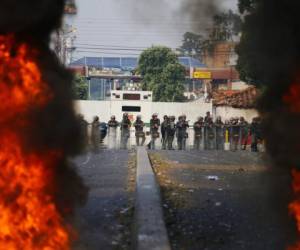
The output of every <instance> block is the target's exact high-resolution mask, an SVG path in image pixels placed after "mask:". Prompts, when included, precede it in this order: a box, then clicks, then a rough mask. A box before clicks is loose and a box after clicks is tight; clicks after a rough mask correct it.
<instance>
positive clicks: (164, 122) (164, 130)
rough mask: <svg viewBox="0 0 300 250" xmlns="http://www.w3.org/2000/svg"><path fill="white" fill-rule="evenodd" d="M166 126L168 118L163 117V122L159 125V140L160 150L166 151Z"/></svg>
mask: <svg viewBox="0 0 300 250" xmlns="http://www.w3.org/2000/svg"><path fill="white" fill-rule="evenodd" d="M168 125H169V118H168V116H166V115H165V116H164V121H163V122H162V124H161V127H160V131H161V137H162V138H161V140H162V149H166V148H167V141H168V133H167V129H168Z"/></svg>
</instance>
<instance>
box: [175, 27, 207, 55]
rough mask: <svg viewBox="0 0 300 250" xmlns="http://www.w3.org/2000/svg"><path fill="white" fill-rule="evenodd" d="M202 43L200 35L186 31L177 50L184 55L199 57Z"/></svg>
mask: <svg viewBox="0 0 300 250" xmlns="http://www.w3.org/2000/svg"><path fill="white" fill-rule="evenodd" d="M204 45H205V39H204V37H203V36H202V35H199V34H195V33H192V32H186V33H185V34H184V35H183V41H182V45H181V47H180V48H179V49H178V51H179V52H180V53H181V54H182V55H184V56H191V57H196V58H201V53H202V51H203V47H204Z"/></svg>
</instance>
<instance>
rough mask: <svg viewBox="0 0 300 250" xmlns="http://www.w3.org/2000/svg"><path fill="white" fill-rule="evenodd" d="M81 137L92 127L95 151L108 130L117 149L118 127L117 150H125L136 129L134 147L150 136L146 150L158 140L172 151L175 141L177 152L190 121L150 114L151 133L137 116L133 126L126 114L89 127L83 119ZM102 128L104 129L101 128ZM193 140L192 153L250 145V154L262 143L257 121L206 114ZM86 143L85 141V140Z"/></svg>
mask: <svg viewBox="0 0 300 250" xmlns="http://www.w3.org/2000/svg"><path fill="white" fill-rule="evenodd" d="M79 120H80V123H81V126H82V129H83V131H84V132H83V134H84V136H85V138H87V126H88V125H91V140H90V141H91V144H92V146H93V147H94V148H97V147H98V145H99V143H100V142H101V140H103V138H104V137H105V136H106V130H107V129H108V137H109V140H108V141H109V142H110V143H111V144H112V145H115V146H116V145H117V129H118V127H120V130H121V135H120V147H121V148H122V149H126V148H127V145H128V140H129V138H130V130H131V128H132V127H134V129H135V139H136V145H137V146H143V145H144V144H145V142H146V135H150V138H151V140H150V142H149V143H148V144H147V146H148V148H149V149H153V150H154V149H156V148H157V144H158V143H157V141H158V140H159V138H161V145H162V149H163V150H174V149H175V146H174V141H175V138H176V139H177V149H178V150H186V149H187V140H188V138H189V129H190V125H189V121H187V117H186V115H181V116H179V117H178V119H177V120H176V117H175V116H167V115H165V116H164V117H163V121H162V122H161V121H160V119H159V118H158V114H153V115H152V118H151V120H150V132H146V130H145V127H146V125H145V122H144V121H143V120H142V117H141V116H140V115H138V116H137V117H136V120H135V121H134V122H133V123H132V122H131V120H130V119H129V116H128V114H127V113H124V114H123V118H122V121H121V122H118V121H117V120H116V117H115V116H112V117H111V119H110V120H109V122H108V123H107V124H105V123H100V122H99V117H97V116H96V117H95V118H94V120H93V122H92V123H91V124H88V123H87V122H86V121H85V120H84V118H83V116H80V118H79ZM104 125H105V126H104ZM192 127H193V130H194V133H193V134H194V138H193V148H194V149H195V150H202V149H204V150H232V151H236V150H246V148H247V146H248V145H251V151H253V152H257V151H258V146H257V145H258V143H260V142H262V141H263V137H262V132H261V126H260V119H259V118H254V119H253V121H252V123H251V124H249V123H248V122H247V121H246V120H245V119H244V118H243V117H240V118H231V119H230V120H226V121H225V122H223V121H222V119H221V117H217V119H216V120H215V121H213V118H212V116H211V114H210V112H207V113H206V116H205V117H199V118H198V119H197V121H196V122H195V123H194V124H193V126H192ZM85 140H86V139H85Z"/></svg>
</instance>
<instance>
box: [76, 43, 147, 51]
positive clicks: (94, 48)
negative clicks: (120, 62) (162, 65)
mask: <svg viewBox="0 0 300 250" xmlns="http://www.w3.org/2000/svg"><path fill="white" fill-rule="evenodd" d="M75 47H76V48H79V49H92V50H113V51H122V50H125V51H139V52H142V51H144V50H143V49H127V48H105V47H103V48H99V47H88V46H76V45H75Z"/></svg>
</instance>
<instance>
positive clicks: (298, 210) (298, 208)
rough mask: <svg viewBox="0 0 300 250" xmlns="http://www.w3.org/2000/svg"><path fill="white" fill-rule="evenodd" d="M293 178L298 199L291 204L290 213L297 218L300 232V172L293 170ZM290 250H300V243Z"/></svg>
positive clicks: (289, 249)
mask: <svg viewBox="0 0 300 250" xmlns="http://www.w3.org/2000/svg"><path fill="white" fill-rule="evenodd" d="M292 177H293V185H292V187H293V191H294V193H295V197H296V199H295V200H294V201H293V202H291V203H290V205H289V211H290V213H291V215H292V216H294V217H295V219H296V222H297V229H298V232H300V171H298V170H295V169H293V170H292ZM288 250H300V242H298V243H296V245H294V246H291V247H289V248H288Z"/></svg>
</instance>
